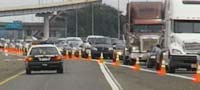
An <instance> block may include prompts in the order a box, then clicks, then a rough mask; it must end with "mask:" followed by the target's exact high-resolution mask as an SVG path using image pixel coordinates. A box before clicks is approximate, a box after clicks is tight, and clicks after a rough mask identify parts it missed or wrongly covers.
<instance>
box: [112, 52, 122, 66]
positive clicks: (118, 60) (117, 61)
mask: <svg viewBox="0 0 200 90" xmlns="http://www.w3.org/2000/svg"><path fill="white" fill-rule="evenodd" d="M113 65H114V66H119V65H120V59H119V53H116V60H115V62H113Z"/></svg>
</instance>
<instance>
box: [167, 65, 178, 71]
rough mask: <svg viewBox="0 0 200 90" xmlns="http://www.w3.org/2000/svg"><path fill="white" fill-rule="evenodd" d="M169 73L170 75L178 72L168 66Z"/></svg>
mask: <svg viewBox="0 0 200 90" xmlns="http://www.w3.org/2000/svg"><path fill="white" fill-rule="evenodd" d="M167 72H168V73H175V72H176V69H175V68H174V67H172V66H168V67H167Z"/></svg>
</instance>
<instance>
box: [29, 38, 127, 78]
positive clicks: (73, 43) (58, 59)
mask: <svg viewBox="0 0 200 90" xmlns="http://www.w3.org/2000/svg"><path fill="white" fill-rule="evenodd" d="M114 41H115V42H114ZM33 43H35V44H36V45H32V46H31V47H30V48H29V50H28V52H27V55H26V58H25V66H26V74H31V73H32V71H40V70H56V71H57V73H63V58H62V55H65V54H66V51H68V53H69V54H72V53H74V55H75V56H78V55H79V52H80V51H81V52H82V57H88V55H89V53H90V52H91V54H92V58H99V57H100V54H101V53H103V54H104V57H105V58H108V59H112V58H113V50H114V49H115V48H116V47H118V46H125V45H119V44H118V43H119V40H118V39H116V38H110V37H106V36H99V35H90V36H88V37H87V38H86V40H82V39H81V38H80V37H67V38H60V39H57V40H55V41H52V40H47V41H42V42H32V44H33ZM120 44H123V43H122V42H121V43H120ZM120 48H122V47H120ZM120 48H116V49H118V50H119V49H120ZM119 51H120V50H119Z"/></svg>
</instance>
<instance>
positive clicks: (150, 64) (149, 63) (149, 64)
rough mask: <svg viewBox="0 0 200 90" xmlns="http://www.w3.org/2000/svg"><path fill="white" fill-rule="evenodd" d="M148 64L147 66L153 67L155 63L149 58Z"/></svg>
mask: <svg viewBox="0 0 200 90" xmlns="http://www.w3.org/2000/svg"><path fill="white" fill-rule="evenodd" d="M146 66H147V68H153V67H154V64H153V62H152V61H151V60H147V63H146Z"/></svg>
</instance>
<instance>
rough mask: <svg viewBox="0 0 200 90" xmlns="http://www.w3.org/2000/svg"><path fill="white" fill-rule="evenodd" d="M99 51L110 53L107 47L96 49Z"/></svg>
mask: <svg viewBox="0 0 200 90" xmlns="http://www.w3.org/2000/svg"><path fill="white" fill-rule="evenodd" d="M96 48H97V50H98V51H108V48H105V47H96Z"/></svg>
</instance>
